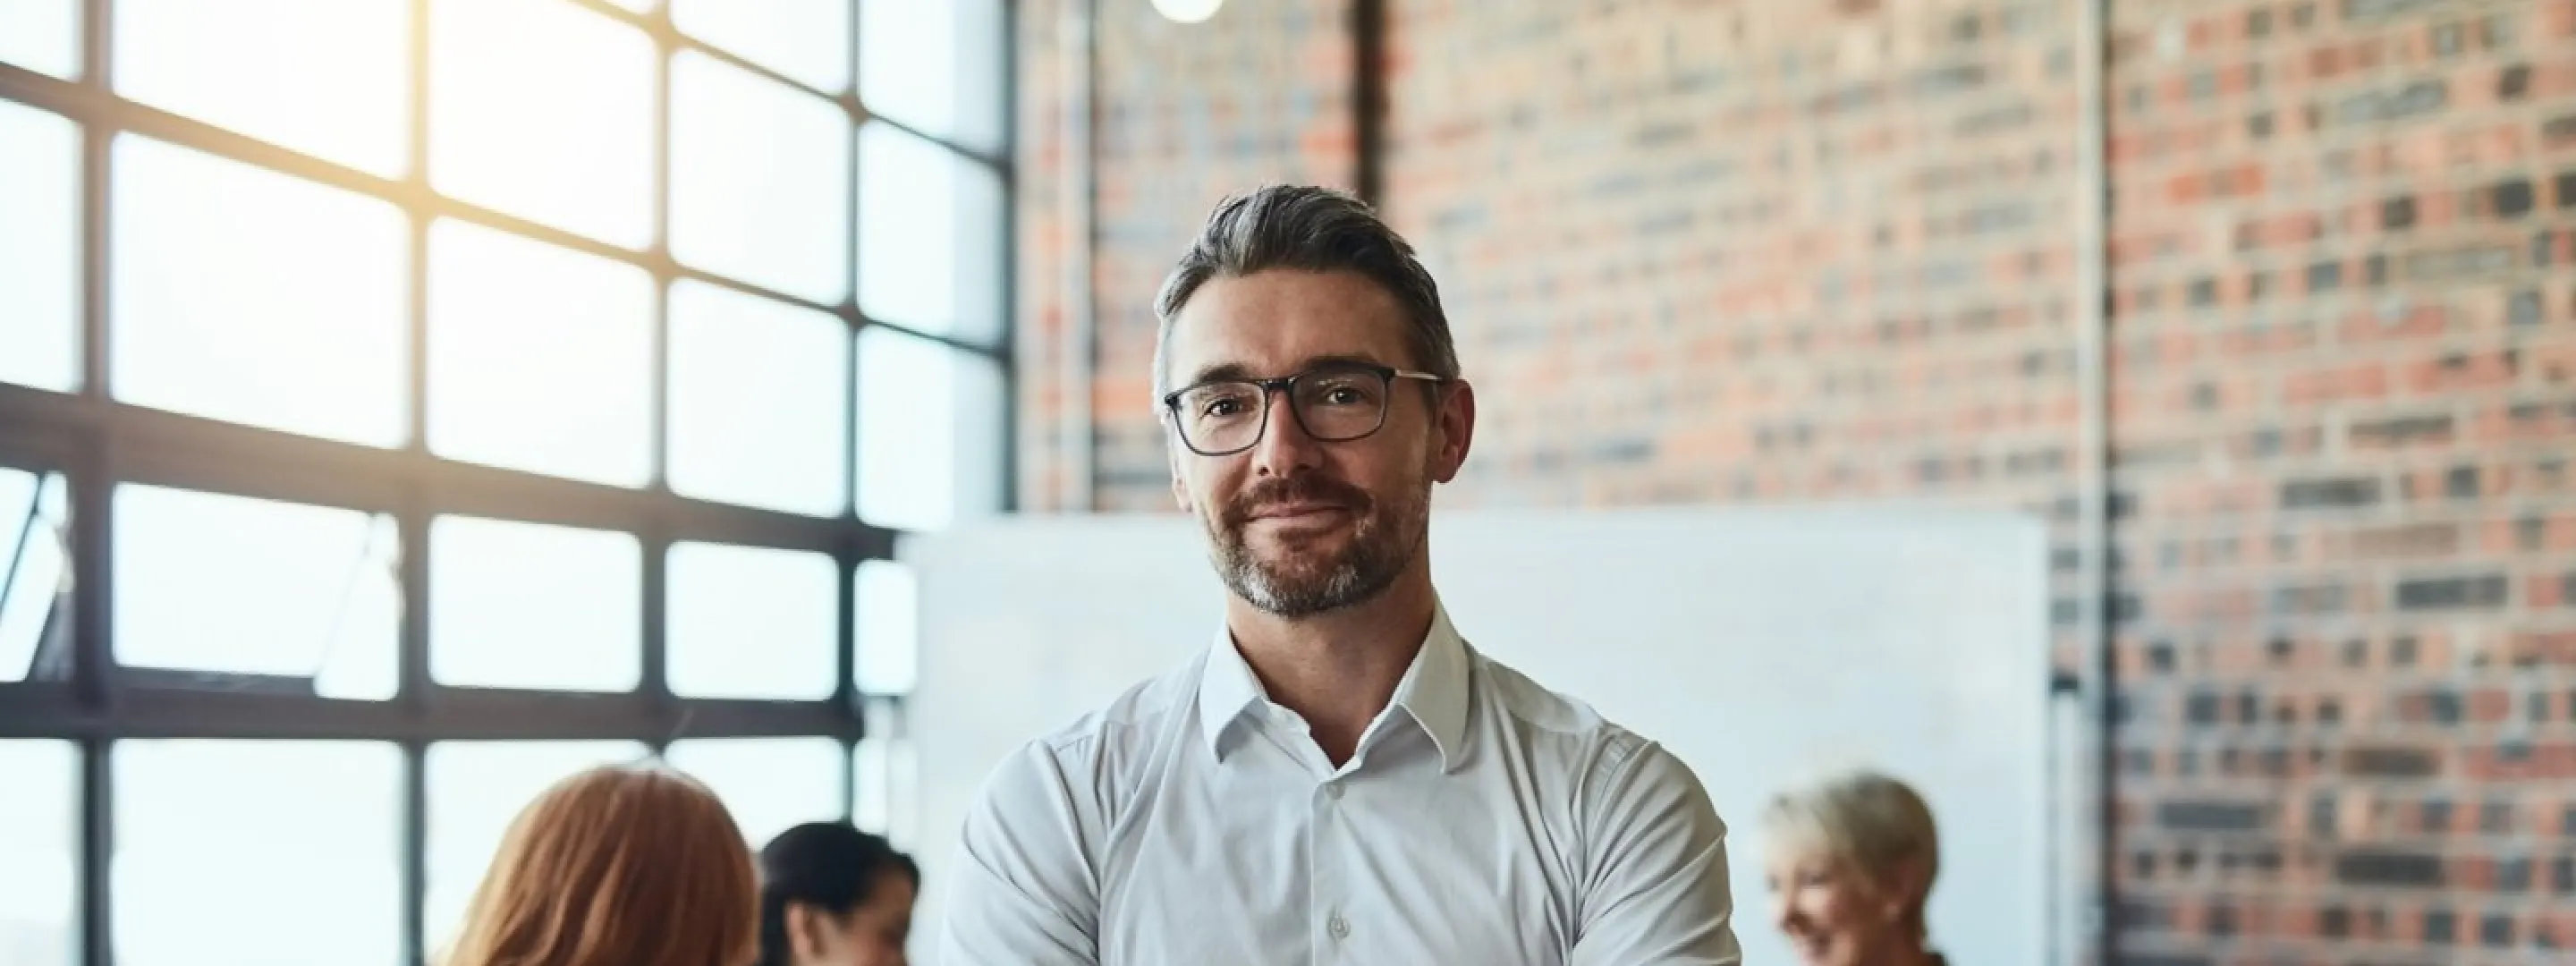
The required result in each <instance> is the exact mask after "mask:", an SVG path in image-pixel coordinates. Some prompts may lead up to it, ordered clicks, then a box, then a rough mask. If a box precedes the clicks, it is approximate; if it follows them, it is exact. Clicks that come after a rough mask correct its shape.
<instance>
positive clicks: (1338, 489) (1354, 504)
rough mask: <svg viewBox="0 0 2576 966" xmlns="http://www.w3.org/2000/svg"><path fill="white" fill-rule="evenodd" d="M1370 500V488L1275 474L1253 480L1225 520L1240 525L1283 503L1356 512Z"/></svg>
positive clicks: (1226, 512) (1230, 508)
mask: <svg viewBox="0 0 2576 966" xmlns="http://www.w3.org/2000/svg"><path fill="white" fill-rule="evenodd" d="M1370 502H1371V501H1370V500H1369V496H1368V493H1367V492H1365V491H1363V490H1361V489H1360V488H1359V487H1356V486H1352V485H1350V484H1348V483H1343V482H1340V481H1338V480H1328V479H1324V478H1323V477H1320V476H1292V477H1272V478H1270V479H1267V480H1263V481H1261V482H1259V483H1255V484H1253V485H1252V487H1251V488H1250V489H1247V490H1245V491H1243V493H1242V494H1241V495H1239V496H1236V497H1235V498H1234V499H1233V500H1232V501H1231V502H1229V503H1227V504H1226V510H1225V522H1226V525H1227V526H1233V527H1239V526H1242V525H1243V524H1245V523H1247V522H1249V521H1250V520H1251V519H1252V516H1253V514H1255V513H1258V512H1260V511H1261V510H1262V509H1263V508H1266V507H1270V506H1275V505H1278V504H1282V503H1321V504H1324V505H1327V506H1335V507H1340V508H1342V509H1345V510H1351V511H1354V512H1356V511H1363V510H1366V509H1368V507H1369V505H1370Z"/></svg>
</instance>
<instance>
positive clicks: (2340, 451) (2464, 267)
mask: <svg viewBox="0 0 2576 966" xmlns="http://www.w3.org/2000/svg"><path fill="white" fill-rule="evenodd" d="M2111 31H2112V50H2113V56H2114V68H2113V74H2112V79H2113V83H2112V90H2111V94H2112V115H2111V118H2112V126H2111V142H2110V146H2109V151H2110V162H2111V165H2112V174H2113V177H2114V188H2115V191H2116V209H2115V214H2114V217H2113V219H2112V226H2113V236H2112V239H2111V245H2112V258H2113V264H2114V268H2113V272H2112V276H2111V279H2112V291H2113V298H2114V304H2115V305H2116V314H2115V318H2116V320H2117V325H2116V330H2115V331H2116V339H2115V343H2114V353H2115V354H2114V356H2113V360H2112V371H2113V376H2114V386H2115V387H2116V395H2115V398H2114V401H2113V412H2114V414H2115V422H2114V437H2113V438H2114V443H2115V447H2116V451H2115V456H2116V459H2117V471H2116V473H2115V475H2114V485H2115V487H2116V490H2117V492H2119V493H2120V494H2122V504H2123V505H2124V506H2125V507H2127V508H2128V509H2129V511H2130V512H2129V514H2128V515H2127V516H2126V517H2125V518H2123V519H2122V520H2120V521H2119V522H2118V526H2117V531H2116V532H2117V546H2118V548H2119V552H2120V559H2121V560H2122V562H2123V563H2124V565H2125V566H2124V567H2123V568H2122V569H2121V570H2120V572H2119V583H2120V587H2121V590H2122V593H2123V594H2124V595H2125V596H2126V597H2127V598H2129V599H2132V600H2134V601H2135V611H2136V618H2135V620H2134V621H2132V622H2130V623H2128V624H2126V625H2125V626H2123V627H2122V628H2121V629H2120V633H2119V637H2118V654H2119V658H2120V662H2121V673H2122V675H2123V678H2124V685H2125V686H2124V687H2123V689H2122V702H2121V703H2122V710H2123V712H2124V716H2123V718H2122V720H2121V723H2120V727H2119V732H2118V733H2119V735H2120V738H2119V754H2120V771H2119V789H2120V799H2121V802H2120V805H2121V807H2120V825H2119V828H2118V830H2117V838H2118V841H2119V847H2120V851H2121V854H2122V861H2121V863H2120V868H2119V871H2118V877H2119V878H2118V881H2119V882H2120V884H2121V891H2122V892H2123V893H2124V894H2125V896H2126V897H2127V898H2126V901H2124V902H2123V904H2122V908H2121V910H2120V912H2119V920H2120V936H2121V945H2122V947H2123V948H2124V949H2128V950H2132V951H2135V952H2137V953H2139V954H2140V955H2142V956H2144V955H2148V954H2156V953H2166V954H2190V955H2187V956H2181V958H2169V959H2166V960H2164V961H2171V962H2219V963H2227V962H2246V961H2255V957H2258V956H2269V955H2273V954H2294V955H2295V956H2296V961H2319V962H2424V963H2433V962H2540V961H2543V960H2544V959H2547V960H2549V961H2559V962H2563V961H2566V957H2569V956H2571V955H2576V953H2571V952H2569V950H2571V949H2576V871H2571V870H2570V869H2571V864H2572V863H2576V811H2570V806H2571V805H2576V723H2571V722H2576V689H2571V685H2576V676H2571V674H2570V668H2571V667H2576V609H2570V607H2569V606H2568V605H2569V603H2570V600H2569V599H2568V595H2566V594H2565V593H2564V591H2565V585H2564V584H2565V580H2566V573H2567V572H2568V571H2569V570H2570V569H2576V486H2572V485H2571V482H2570V480H2569V477H2568V468H2567V463H2568V460H2569V459H2570V458H2571V457H2576V304H2571V301H2570V300H2571V297H2576V291H2571V285H2570V280H2571V278H2576V272H2571V270H2570V267H2569V266H2570V265H2571V257H2576V250H2571V241H2572V240H2576V239H2571V235H2576V232H2571V231H2570V227H2571V226H2576V176H2571V175H2570V174H2569V173H2570V172H2576V3H2570V2H2567V0H2548V2H2529V0H2519V2H2495V0H2486V2H2481V0H2452V2H2426V0H2338V2H2259V3H2257V2H2226V3H2210V2H2123V3H2119V4H2116V5H2115V6H2114V13H2113V18H2112V23H2111ZM2562 179H2563V182H2564V183H2562ZM2549 950H2556V952H2554V953H2553V952H2549ZM2508 951H2511V952H2508Z"/></svg>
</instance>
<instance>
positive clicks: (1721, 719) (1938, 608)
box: [903, 508, 2050, 966]
mask: <svg viewBox="0 0 2576 966" xmlns="http://www.w3.org/2000/svg"><path fill="white" fill-rule="evenodd" d="M1432 543H1433V580H1434V582H1435V583H1436V584H1437V585H1438V586H1439V588H1440V592H1441V598H1442V600H1443V602H1444V603H1445V604H1446V606H1447V607H1448V610H1449V613H1450V615H1451V617H1452V618H1453V620H1454V621H1455V623H1456V624H1457V626H1458V629H1459V631H1460V633H1461V634H1462V635H1463V636H1465V637H1466V638H1467V639H1468V641H1470V642H1471V643H1473V644H1474V645H1475V646H1476V647H1477V648H1478V649H1480V650H1482V651H1484V652H1485V653H1486V654H1488V655H1490V656H1492V657H1494V658H1495V659H1497V660H1500V661H1502V662H1504V663H1506V664H1509V665H1512V666H1513V667H1516V668H1518V669H1519V670H1521V671H1523V672H1524V673H1527V674H1528V675H1530V676H1531V677H1532V678H1534V679H1535V680H1537V681H1538V682H1539V683H1541V684H1543V685H1546V686H1547V687H1549V688H1552V689H1554V690H1558V691H1562V692H1565V693H1567V694H1570V695H1573V696H1575V697H1578V698H1581V699H1583V700H1585V701H1587V702H1590V703H1591V704H1592V705H1593V706H1594V707H1595V708H1598V709H1599V710H1600V711H1601V712H1602V713H1603V714H1604V715H1606V716H1608V717H1609V718H1610V719H1611V720H1613V721H1616V722H1619V723H1620V724H1623V725H1626V726H1627V727H1629V728H1630V729H1631V730H1634V731H1636V732H1638V733H1640V734H1643V735H1645V736H1647V737H1649V738H1653V739H1655V740H1658V741H1661V742H1663V743H1664V744H1665V745H1666V746H1667V747H1670V748H1671V749H1672V750H1673V751H1674V752H1675V753H1676V754H1678V755H1679V756H1680V757H1681V758H1682V760H1683V761H1685V762H1687V763H1688V764H1689V765H1690V766H1691V768H1692V769H1693V770H1695V771H1696V772H1697V773H1698V774H1699V777H1700V780H1701V781H1702V782H1703V783H1704V784H1706V785H1707V786H1708V790H1709V793H1710V796H1711V797H1712V798H1714V799H1715V801H1716V803H1717V808H1718V813H1719V815H1720V816H1721V817H1723V818H1724V819H1725V820H1726V821H1727V823H1728V824H1729V826H1730V834H1729V836H1728V843H1729V850H1730V853H1731V854H1730V860H1731V861H1730V865H1731V874H1732V878H1733V882H1734V886H1735V892H1736V909H1737V919H1736V933H1737V935H1738V936H1739V937H1741V938H1742V940H1743V943H1744V950H1745V962H1747V963H1781V962H1790V961H1792V957H1791V955H1790V951H1789V949H1788V947H1787V946H1786V945H1785V944H1784V943H1783V941H1782V940H1781V938H1780V937H1779V935H1778V934H1777V933H1776V932H1775V931H1774V930H1773V929H1772V927H1771V925H1770V911H1769V906H1768V900H1767V896H1766V894H1765V891H1764V889H1763V886H1762V871H1761V856H1762V848H1763V842H1762V836H1761V830H1760V829H1759V827H1758V823H1757V822H1756V821H1755V819H1756V818H1757V816H1758V815H1759V812H1760V809H1761V805H1762V803H1763V802H1764V801H1765V800H1766V799H1767V798H1768V797H1769V796H1770V795H1771V794H1772V793H1774V792H1776V791H1778V790H1779V789H1780V788H1781V787H1782V786H1783V785H1785V784H1788V783H1791V782H1794V781H1797V780H1799V779H1801V778H1805V777H1808V776H1811V775H1813V774H1815V773H1816V772H1818V771H1820V770H1823V769H1828V768H1833V767H1837V766H1846V765H1856V764H1869V765H1874V766H1876V767H1880V768H1882V769H1885V770H1887V771H1888V772H1890V773H1893V774H1895V775H1898V776H1899V777H1902V778H1904V779H1906V780H1907V781H1908V782H1910V783H1912V784H1914V785H1915V786H1916V787H1917V788H1918V789H1920V790H1922V792H1923V793H1924V795H1925V796H1926V797H1927V798H1928V799H1930V801H1931V804H1932V808H1933V811H1934V813H1935V815H1936V816H1937V817H1938V819H1939V820H1940V824H1941V837H1942V842H1941V847H1942V869H1941V876H1940V881H1939V883H1938V886H1937V888H1936V889H1935V890H1934V893H1933V901H1932V907H1931V913H1930V918H1931V923H1932V932H1933V937H1934V940H1935V942H1936V943H1937V944H1938V945H1939V946H1940V947H1942V948H1943V949H1944V950H1945V951H1947V952H1948V953H1949V954H1950V955H1951V958H1952V961H1953V962H1973V963H1977V964H1979V966H2039V964H2040V963H2041V961H2042V958H2043V942H2044V940H2045V938H2046V936H2045V931H2046V923H2047V918H2048V915H2049V911H2050V910H2049V908H2048V904H2047V894H2046V890H2047V882H2046V874H2045V873H2046V870H2045V868H2044V867H2043V863H2044V861H2045V860H2046V842H2045V840H2044V834H2045V830H2046V829H2047V828H2048V823H2047V822H2046V821H2045V820H2044V812H2045V809H2046V807H2047V803H2046V801H2045V793H2044V790H2043V787H2042V778H2043V763H2044V761H2045V756H2046V755H2047V754H2048V749H2047V747H2046V743H2045V730H2044V729H2045V726H2046V720H2047V719H2046V715H2047V700H2046V687H2045V685H2046V676H2047V670H2046V668H2047V653H2046V652H2047V615H2046V608H2047V604H2046V597H2047V575H2046V571H2045V566H2046V563H2045V558H2046V553H2047V550H2046V538H2045V533H2044V530H2043V528H2042V526H2041V524H2040V523H2039V522H2038V521H2037V520H2035V519H2032V518H2027V517H2022V516H2018V515H2008V514H2001V513H1983V512H1972V511H1949V510H1926V509H1872V508H1848V509H1847V508H1817V509H1775V508H1765V509H1752V510H1718V509H1670V510H1644V511H1624V512H1615V513H1548V514H1533V513H1456V514H1438V515H1436V516H1435V518H1434V523H1433V539H1432ZM903 556H904V558H905V560H906V561H907V562H909V563H910V564H912V566H913V567H914V568H915V569H916V572H917V574H918V577H919V580H920V588H921V616H920V620H921V623H920V632H921V677H920V682H919V685H918V689H917V690H916V692H915V693H914V695H913V697H912V699H911V704H910V712H909V717H910V721H909V725H910V728H909V731H910V733H911V735H912V737H913V739H914V748H915V750H916V753H917V755H918V766H917V767H918V769H919V770H918V772H917V775H918V778H917V781H918V785H917V794H918V800H917V801H915V802H912V803H909V804H912V805H913V806H914V807H915V808H917V809H918V812H917V813H916V820H915V822H913V823H911V824H912V828H913V831H914V833H915V834H914V836H913V837H912V838H913V840H912V841H911V842H910V843H909V844H910V845H911V846H912V847H913V848H915V849H917V850H918V851H920V852H921V853H922V854H921V858H922V860H923V863H924V872H925V875H926V877H927V878H928V880H929V881H928V882H927V883H926V886H927V888H926V889H925V893H926V894H925V896H924V897H923V905H922V907H921V909H920V910H919V917H918V921H919V922H921V923H923V925H924V927H925V928H923V929H922V930H921V931H920V932H921V934H922V935H923V936H924V937H925V938H924V941H921V942H916V943H915V944H914V945H915V946H917V947H923V948H922V949H921V953H920V955H919V957H917V961H921V962H928V961H930V958H931V957H933V956H935V954H936V950H935V949H932V948H929V947H933V946H935V945H936V943H935V942H934V941H932V940H931V937H935V936H936V934H937V928H936V925H935V924H936V923H937V922H938V916H939V907H938V897H939V894H940V892H941V889H942V888H943V885H942V883H943V882H944V881H945V880H944V879H943V878H942V872H943V870H944V869H945V867H946V866H947V864H948V862H949V860H950V858H951V856H950V852H951V850H952V849H953V848H954V847H955V843H956V835H957V827H958V822H959V820H960V816H961V814H962V812H963V810H964V808H965V807H966V805H967V804H968V802H969V801H970V800H971V799H972V797H973V795H974V793H975V790H976V788H977V787H978V786H979V785H980V784H981V783H982V781H983V779H984V776H985V774H986V772H987V770H988V769H990V768H991V767H992V765H993V764H994V763H995V762H997V761H999V760H1000V759H1001V758H1002V756H1004V755H1006V754H1008V753H1009V752H1010V751H1012V750H1013V749H1015V748H1017V747H1018V746H1019V745H1020V744H1021V743H1023V742H1025V741H1027V740H1028V739H1030V738H1032V737H1035V736H1037V735H1039V734H1042V733H1045V732H1047V731H1050V730H1053V729H1054V728H1056V727H1059V726H1061V725H1063V724H1065V723H1067V722H1069V721H1071V720H1072V719H1073V718H1075V717H1077V716H1079V715H1080V714H1082V713H1083V712H1085V711H1088V710H1091V709H1093V708H1095V707H1097V706H1099V705H1101V704H1104V703H1106V702H1107V701H1108V700H1110V699H1111V698H1113V697H1115V696H1116V695H1117V694H1118V693H1119V692H1120V691H1123V690H1125V689H1126V688H1127V687H1128V686H1130V685H1132V684H1134V683H1136V682H1138V681H1140V680H1143V679H1145V678H1147V677H1150V676H1152V675H1154V674H1156V673H1159V672H1161V671H1164V670H1167V669H1169V668H1170V667H1172V666H1174V665H1176V664H1179V663H1181V662H1183V661H1186V660H1188V659H1189V658H1190V656H1191V655H1192V653H1193V652H1195V651H1196V650H1197V649H1199V648H1201V647H1205V646H1206V645H1207V643H1208V641H1209V639H1210V638H1211V637H1212V636H1213V635H1214V633H1215V630H1216V626H1217V625H1216V621H1217V620H1218V619H1219V613H1220V606H1221V596H1220V595H1221V594H1222V593H1223V590H1222V589H1221V587H1220V585H1219V584H1218V582H1217V580H1216V578H1215V576H1214V574H1213V573H1212V572H1211V570H1210V568H1209V565H1208V563H1207V559H1206V554H1205V551H1204V549H1203V548H1202V545H1201V538H1200V535H1199V533H1198V530H1197V524H1196V523H1194V522H1192V521H1189V520H1187V519H1183V518H1179V517H1053V518H1050V517H1020V518H1002V519H997V520H993V521H990V522H987V523H983V524H978V525H974V526H970V527H965V528H961V529H957V530H954V531H950V532H947V533H944V534H941V535H939V536H937V537H933V538H928V539H924V540H920V541H917V542H913V543H910V544H908V545H907V546H906V547H905V548H904V551H903ZM1574 642H1580V645H1579V646H1577V645H1576V644H1575V643H1574Z"/></svg>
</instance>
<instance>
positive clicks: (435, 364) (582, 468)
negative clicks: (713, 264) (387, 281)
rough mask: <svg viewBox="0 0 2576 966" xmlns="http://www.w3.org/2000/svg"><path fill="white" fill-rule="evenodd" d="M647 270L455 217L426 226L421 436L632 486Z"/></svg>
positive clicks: (639, 460) (644, 399) (435, 444)
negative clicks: (425, 418) (424, 421)
mask: <svg viewBox="0 0 2576 966" xmlns="http://www.w3.org/2000/svg"><path fill="white" fill-rule="evenodd" d="M652 403H653V280H652V277H651V276H650V275H647V274H646V273H645V272H644V270H643V269H640V268H636V267H634V266H632V265H627V264H624V263H622V262H613V261H609V260H607V259H604V258H599V257H596V256H592V255H585V254H582V253H580V252H576V251H572V250H571V249H565V248H556V247H554V246H552V245H547V244H544V243H541V242H535V241H530V240H528V239H525V238H522V237H519V236H516V235H510V234H505V233H502V232H497V231H492V230H490V229H486V228H481V227H477V226H473V225H468V224H463V223H460V222H449V221H442V222H439V223H438V224H436V225H432V226H430V236H429V445H430V448H431V449H434V450H437V451H438V452H439V453H441V454H443V455H447V456H453V457H455V458H457V459H462V460H470V461H473V462H477V463H488V464H491V465H494V466H504V467H509V468H511V469H519V470H527V471H529V472H533V473H545V474H549V475H554V476H566V477H571V478H574V479H580V480H589V481H592V482H596V483H608V484H612V485H618V486H640V485H642V484H643V483H644V482H645V480H647V479H649V478H651V476H652V473H653V462H652V461H653V424H652V419H653V406H652Z"/></svg>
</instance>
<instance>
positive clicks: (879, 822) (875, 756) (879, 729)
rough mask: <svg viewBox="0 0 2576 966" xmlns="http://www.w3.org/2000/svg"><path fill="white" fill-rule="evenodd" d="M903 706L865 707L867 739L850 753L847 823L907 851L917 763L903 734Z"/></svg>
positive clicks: (881, 703) (880, 703) (879, 703)
mask: <svg viewBox="0 0 2576 966" xmlns="http://www.w3.org/2000/svg"><path fill="white" fill-rule="evenodd" d="M902 717H903V712H902V705H901V704H899V703H896V702H892V701H871V702H869V703H868V727H867V733H868V737H866V738H861V739H859V742H858V744H857V745H856V746H854V747H853V748H852V749H851V753H850V803H851V813H850V822H851V824H854V825H857V826H858V827H860V828H862V829H865V830H867V831H870V832H875V833H877V834H880V835H883V836H885V837H886V838H887V839H889V840H892V841H893V842H894V844H895V846H896V847H897V848H906V847H908V846H909V843H910V842H911V839H912V831H913V828H912V823H913V803H912V796H913V794H914V790H915V789H917V788H919V787H920V785H919V784H917V780H918V778H919V771H918V768H919V766H918V762H917V760H916V759H915V758H914V755H913V748H912V741H911V739H909V738H907V737H905V736H904V733H903V727H902Z"/></svg>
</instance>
